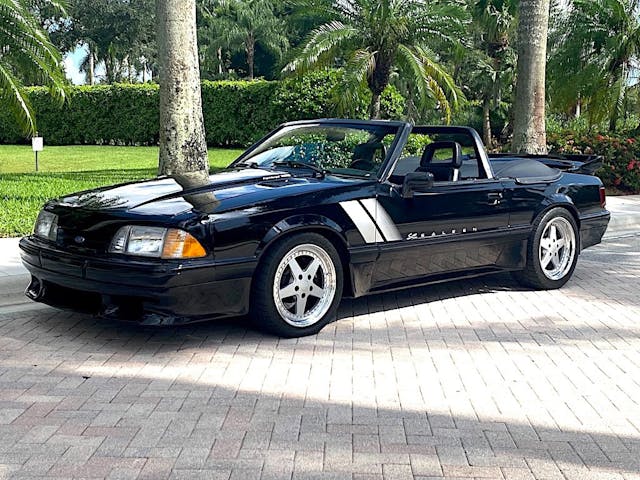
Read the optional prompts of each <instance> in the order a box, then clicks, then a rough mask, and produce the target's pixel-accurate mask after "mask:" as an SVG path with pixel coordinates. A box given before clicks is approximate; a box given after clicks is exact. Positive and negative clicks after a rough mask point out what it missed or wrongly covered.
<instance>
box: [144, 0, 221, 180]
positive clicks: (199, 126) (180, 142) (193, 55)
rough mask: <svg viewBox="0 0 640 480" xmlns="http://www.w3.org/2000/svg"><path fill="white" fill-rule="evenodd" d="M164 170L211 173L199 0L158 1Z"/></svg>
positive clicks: (167, 171)
mask: <svg viewBox="0 0 640 480" xmlns="http://www.w3.org/2000/svg"><path fill="white" fill-rule="evenodd" d="M156 8H157V25H158V27H157V29H158V31H157V34H158V58H159V59H160V162H159V173H160V174H167V175H171V174H175V173H190V172H196V173H197V175H198V176H200V177H201V178H203V179H205V178H206V177H207V176H208V173H209V160H208V158H207V143H206V138H205V132H204V121H203V117H202V94H201V88H200V66H199V62H198V41H197V37H196V2H195V0H181V1H179V2H177V1H175V0H157V3H156Z"/></svg>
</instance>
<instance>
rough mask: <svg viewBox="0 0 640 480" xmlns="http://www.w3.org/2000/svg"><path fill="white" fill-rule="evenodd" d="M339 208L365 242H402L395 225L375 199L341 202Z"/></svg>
mask: <svg viewBox="0 0 640 480" xmlns="http://www.w3.org/2000/svg"><path fill="white" fill-rule="evenodd" d="M340 206H341V207H342V208H343V209H344V211H345V212H347V215H349V217H350V218H351V221H352V222H353V223H354V224H355V225H356V227H357V229H358V231H359V232H360V234H361V235H362V237H363V238H364V240H365V242H367V243H374V242H384V241H387V242H396V241H399V240H402V236H401V235H400V232H399V231H398V228H397V227H396V224H395V223H393V220H392V219H391V217H390V216H389V214H388V213H387V211H386V210H385V209H384V207H383V206H382V205H380V203H379V202H378V200H376V199H375V198H365V199H362V200H359V201H358V200H351V201H349V202H341V203H340ZM363 207H364V208H363ZM365 209H366V210H365ZM367 212H368V213H367ZM372 219H373V220H372Z"/></svg>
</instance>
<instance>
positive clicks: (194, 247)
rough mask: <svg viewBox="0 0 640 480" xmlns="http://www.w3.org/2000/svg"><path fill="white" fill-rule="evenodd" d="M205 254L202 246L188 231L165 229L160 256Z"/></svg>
mask: <svg viewBox="0 0 640 480" xmlns="http://www.w3.org/2000/svg"><path fill="white" fill-rule="evenodd" d="M206 254H207V252H206V251H205V249H204V247H203V246H202V245H200V242H198V240H196V239H195V238H194V237H193V235H191V234H190V233H188V232H185V231H184V230H177V229H175V228H170V229H169V230H168V231H167V235H166V237H165V239H164V247H163V248H162V258H168V259H171V258H174V259H175V258H199V257H204V256H205V255H206Z"/></svg>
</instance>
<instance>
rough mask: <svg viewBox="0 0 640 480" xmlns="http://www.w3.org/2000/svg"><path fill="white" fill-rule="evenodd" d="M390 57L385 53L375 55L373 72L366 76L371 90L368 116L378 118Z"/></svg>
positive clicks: (388, 75) (388, 74)
mask: <svg viewBox="0 0 640 480" xmlns="http://www.w3.org/2000/svg"><path fill="white" fill-rule="evenodd" d="M391 65H392V61H391V58H389V57H386V56H385V55H381V54H378V55H376V66H375V68H374V69H373V73H372V74H371V75H370V76H369V78H367V84H368V86H369V90H370V91H371V103H370V104H369V118H372V119H378V118H380V110H381V109H380V101H381V99H382V92H384V89H385V88H387V86H388V85H389V78H390V77H391Z"/></svg>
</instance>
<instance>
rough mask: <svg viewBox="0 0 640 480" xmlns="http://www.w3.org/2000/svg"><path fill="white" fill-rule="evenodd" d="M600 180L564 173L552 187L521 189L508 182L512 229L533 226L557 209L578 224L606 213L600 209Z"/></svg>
mask: <svg viewBox="0 0 640 480" xmlns="http://www.w3.org/2000/svg"><path fill="white" fill-rule="evenodd" d="M601 186H602V182H601V181H600V179H599V178H597V177H593V176H590V175H580V174H575V173H563V174H562V176H561V177H560V178H559V179H558V180H557V181H555V182H552V183H548V184H547V183H539V184H534V185H519V184H518V183H516V182H515V181H514V180H508V181H506V185H505V187H506V191H507V201H509V204H510V207H511V213H510V218H509V223H510V225H511V226H523V225H532V224H533V222H534V221H535V219H536V218H537V217H538V216H539V215H540V214H542V213H543V212H545V211H547V210H549V209H551V208H553V207H556V206H560V207H564V208H567V209H568V210H569V211H571V212H572V213H573V214H574V215H575V217H576V219H577V220H578V222H580V220H581V219H583V218H584V217H588V216H590V215H597V214H600V213H602V212H603V208H602V207H601V205H600V187H601Z"/></svg>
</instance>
